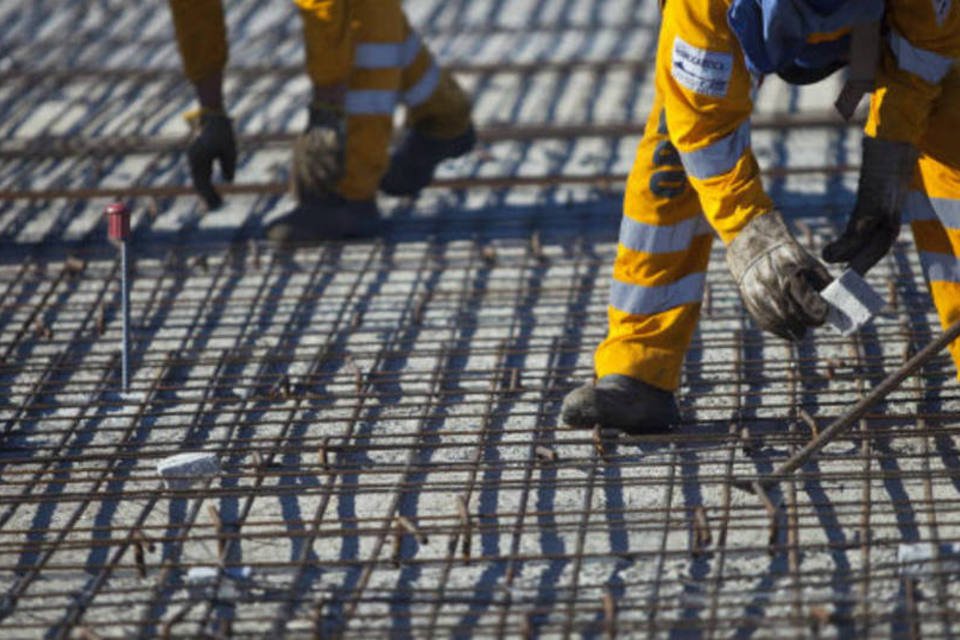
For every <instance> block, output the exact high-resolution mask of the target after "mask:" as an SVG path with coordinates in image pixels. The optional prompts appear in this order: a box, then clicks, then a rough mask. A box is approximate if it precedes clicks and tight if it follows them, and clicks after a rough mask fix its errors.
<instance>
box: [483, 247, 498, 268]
mask: <svg viewBox="0 0 960 640" xmlns="http://www.w3.org/2000/svg"><path fill="white" fill-rule="evenodd" d="M480 256H481V257H482V258H483V261H484V262H485V263H486V265H487V266H488V267H492V266H493V265H495V264H497V249H496V247H494V246H493V245H492V244H486V245H484V246H483V249H481V250H480Z"/></svg>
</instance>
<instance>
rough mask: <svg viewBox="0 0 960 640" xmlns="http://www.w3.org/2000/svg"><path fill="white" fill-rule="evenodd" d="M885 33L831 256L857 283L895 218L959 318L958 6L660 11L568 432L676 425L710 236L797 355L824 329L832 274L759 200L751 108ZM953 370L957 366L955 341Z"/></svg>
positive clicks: (876, 0) (732, 6) (893, 233)
mask: <svg viewBox="0 0 960 640" xmlns="http://www.w3.org/2000/svg"><path fill="white" fill-rule="evenodd" d="M881 20H882V24H883V25H884V35H883V37H882V38H881V37H880V35H879V28H876V29H875V32H876V33H877V37H876V42H877V47H876V48H879V47H881V46H882V51H881V52H880V53H879V55H880V58H879V64H877V63H873V64H872V65H868V66H869V67H871V68H875V69H876V71H875V73H876V79H875V91H874V93H873V96H872V99H871V103H870V114H869V119H868V123H867V125H866V136H865V138H864V142H863V149H862V168H861V173H860V181H859V186H858V190H857V202H856V206H855V208H854V210H853V213H852V214H851V217H850V219H849V223H848V224H847V227H846V231H845V232H844V233H843V234H842V235H841V236H840V237H839V238H838V239H837V240H835V241H834V242H832V243H830V244H828V245H827V246H826V247H825V249H824V251H823V257H824V259H825V260H827V261H828V262H832V263H846V264H849V266H850V267H852V268H854V269H855V270H857V271H858V272H860V273H861V274H863V273H865V272H866V270H867V269H869V268H870V267H872V266H873V265H874V264H875V263H876V262H877V261H879V260H880V259H881V258H882V257H883V256H884V255H885V254H886V253H887V252H888V251H889V249H890V247H891V245H892V244H893V242H894V240H895V239H896V237H897V234H898V233H899V230H900V223H901V212H903V213H904V214H906V216H909V219H910V222H911V225H912V227H913V232H914V237H915V239H916V243H917V246H918V248H919V250H920V257H921V261H922V264H923V266H924V269H925V275H926V278H927V280H928V281H929V285H930V290H931V294H932V297H933V301H934V303H935V305H936V307H937V310H938V312H939V314H940V318H941V322H942V323H943V325H944V327H946V326H948V325H950V324H952V323H953V322H955V321H956V320H958V319H960V260H958V256H960V137H958V132H960V64H958V61H960V2H951V1H950V0H889V1H888V2H886V3H885V2H884V1H883V0H667V1H666V4H665V6H664V7H663V20H662V25H661V27H660V40H659V45H658V50H657V63H656V78H655V80H656V92H655V97H654V101H653V109H652V112H651V114H650V117H649V120H648V122H647V126H646V129H645V132H644V136H643V139H642V141H641V142H640V144H639V147H638V149H637V156H636V160H635V163H634V166H633V169H632V171H631V173H630V176H629V179H628V181H627V186H626V194H625V198H624V212H623V219H622V224H621V227H620V239H619V240H620V241H619V245H618V248H617V257H616V261H615V262H614V267H613V282H612V285H611V291H610V304H609V308H608V317H609V332H608V334H607V337H606V339H605V340H604V341H603V342H602V344H600V346H599V348H598V349H597V351H596V355H595V368H596V376H597V380H596V382H595V383H593V384H587V385H584V386H582V387H579V388H577V389H574V390H573V391H572V392H570V393H569V394H568V395H567V397H566V398H565V400H564V404H563V408H562V419H563V420H564V422H565V423H567V424H568V425H570V426H573V427H582V428H589V427H593V426H594V425H597V424H599V425H602V426H604V427H610V428H617V429H620V430H622V431H625V432H628V433H634V434H642V433H655V432H662V431H665V430H667V429H668V428H669V427H670V426H671V425H675V424H677V422H678V421H679V416H678V412H677V406H676V402H675V400H674V391H675V390H676V389H677V387H678V385H679V382H680V373H681V366H682V363H683V358H684V354H685V353H686V351H687V349H688V346H689V344H690V340H691V338H692V336H693V333H694V329H695V327H696V324H697V320H698V316H699V314H700V305H701V298H702V295H703V286H704V276H705V272H706V269H707V263H708V260H709V256H710V247H711V243H712V241H713V235H714V233H715V234H717V235H718V236H719V237H720V239H721V241H723V243H724V244H725V245H726V262H727V266H728V267H729V269H730V271H731V273H732V275H733V277H734V279H735V281H736V283H737V285H738V287H739V290H740V294H741V297H742V299H743V302H744V304H745V306H746V308H747V310H748V311H749V312H750V314H751V315H752V316H753V318H754V320H755V321H756V322H757V324H759V325H760V327H761V328H763V329H765V330H767V331H771V332H773V333H775V334H777V335H778V336H781V337H783V338H786V339H789V340H799V339H800V338H802V337H803V335H804V334H805V332H806V330H807V328H808V327H816V326H818V325H820V324H822V323H823V321H824V319H825V316H826V313H827V305H826V304H825V302H824V300H823V299H822V298H821V297H820V296H819V294H818V291H819V290H820V289H821V288H822V287H823V286H824V285H825V284H827V282H828V280H829V275H828V273H827V271H826V270H825V269H824V268H823V266H822V265H821V264H820V263H819V262H818V261H817V260H816V259H815V258H814V257H813V256H811V255H809V254H808V253H807V252H806V251H805V250H804V249H803V248H802V247H801V246H800V245H799V244H798V243H797V242H796V240H795V239H794V237H793V236H792V234H791V233H790V231H789V230H788V229H787V226H786V225H785V224H784V221H783V218H782V217H781V215H780V213H778V212H777V211H776V209H775V207H774V204H773V202H772V201H771V200H770V198H769V197H768V196H767V195H766V193H764V190H763V187H762V185H761V180H760V172H759V170H758V167H757V163H756V160H755V159H754V156H753V154H752V152H751V150H750V124H749V117H750V113H751V111H752V109H753V100H752V97H753V92H754V90H755V89H756V88H757V86H758V84H759V83H760V82H761V81H762V78H763V76H764V75H765V74H770V73H777V74H778V75H780V76H781V77H783V78H784V79H785V80H787V81H788V82H792V83H800V84H802V83H807V82H812V81H816V80H818V79H821V78H823V77H825V76H826V75H828V74H829V73H831V72H832V71H834V70H836V69H837V68H838V67H840V66H842V65H843V64H845V63H846V59H847V54H848V53H849V46H850V45H849V43H850V40H851V37H850V34H851V30H852V29H854V28H856V29H862V28H865V27H866V25H869V24H870V23H871V22H873V24H875V25H879V24H881V22H877V21H881ZM876 48H875V49H874V51H876ZM918 157H919V160H918ZM911 180H912V189H911V186H910V185H911ZM952 355H953V358H954V360H955V361H956V362H957V364H958V366H960V343H956V342H955V343H954V344H953V345H952Z"/></svg>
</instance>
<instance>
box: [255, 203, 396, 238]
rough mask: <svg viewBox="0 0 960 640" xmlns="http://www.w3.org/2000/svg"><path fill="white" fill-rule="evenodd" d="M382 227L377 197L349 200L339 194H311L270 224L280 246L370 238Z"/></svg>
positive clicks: (268, 232) (270, 234) (270, 232)
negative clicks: (321, 196)
mask: <svg viewBox="0 0 960 640" xmlns="http://www.w3.org/2000/svg"><path fill="white" fill-rule="evenodd" d="M379 231H380V211H379V210H378V209H377V203H376V201H375V200H373V199H370V200H346V199H345V198H342V197H340V196H338V195H336V194H327V195H326V196H324V197H323V198H311V199H308V200H305V201H303V202H301V203H299V204H298V205H297V206H296V207H294V208H293V210H292V211H290V212H289V213H287V214H285V215H283V216H281V217H279V218H277V219H276V220H274V221H273V222H271V223H270V224H269V225H267V229H266V236H267V240H269V241H270V243H271V244H273V245H274V246H276V247H289V246H294V245H299V246H305V245H315V244H319V243H321V242H325V241H327V240H345V239H348V238H367V237H370V236H374V235H376V234H377V233H379Z"/></svg>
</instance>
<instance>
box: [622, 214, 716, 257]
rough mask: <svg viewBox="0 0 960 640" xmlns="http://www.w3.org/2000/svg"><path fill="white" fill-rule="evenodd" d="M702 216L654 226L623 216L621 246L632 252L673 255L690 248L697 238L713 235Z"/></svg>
mask: <svg viewBox="0 0 960 640" xmlns="http://www.w3.org/2000/svg"><path fill="white" fill-rule="evenodd" d="M712 231H713V230H712V228H711V227H710V224H709V223H708V222H707V221H706V219H705V218H704V217H703V215H702V214H697V215H696V216H694V217H693V218H687V219H686V220H681V221H680V222H678V223H676V224H669V225H654V224H646V223H644V222H637V221H636V220H633V219H632V218H628V217H627V216H623V219H622V220H621V222H620V244H622V245H623V246H624V247H626V248H627V249H630V250H631V251H641V252H643V253H673V252H675V251H684V250H686V249H688V248H689V247H690V243H691V242H692V241H693V238H694V237H695V236H701V235H708V234H710V233H712Z"/></svg>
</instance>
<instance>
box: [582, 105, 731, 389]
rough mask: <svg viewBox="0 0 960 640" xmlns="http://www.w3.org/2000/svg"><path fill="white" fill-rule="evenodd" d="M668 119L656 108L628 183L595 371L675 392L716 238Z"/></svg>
mask: <svg viewBox="0 0 960 640" xmlns="http://www.w3.org/2000/svg"><path fill="white" fill-rule="evenodd" d="M661 114H662V111H661V110H660V108H659V104H655V105H654V112H653V113H652V114H651V116H650V120H649V121H648V122H647V127H646V131H645V132H644V137H643V140H642V141H641V142H640V146H639V147H638V149H637V157H636V159H635V161H634V165H633V169H632V170H631V172H630V177H629V179H628V180H627V190H626V195H625V198H624V212H623V220H622V222H621V226H620V242H619V244H618V246H617V258H616V260H615V262H614V265H613V281H612V282H611V285H610V306H609V308H608V317H609V321H610V330H609V333H608V334H607V339H606V340H604V341H603V343H601V344H600V347H599V348H598V349H597V353H596V371H597V377H598V378H602V377H603V376H606V375H609V374H614V373H615V374H621V375H625V376H629V377H631V378H637V379H639V380H643V381H644V382H646V383H647V384H650V385H653V386H655V387H658V388H660V389H665V390H667V391H673V390H675V389H676V388H677V386H678V385H679V382H680V370H681V366H682V364H683V357H684V354H686V352H687V347H688V346H689V345H690V340H691V338H692V337H693V332H694V329H695V328H696V324H697V319H698V318H699V315H700V301H701V298H702V296H703V285H704V278H705V276H706V270H707V263H708V261H709V259H710V246H711V244H712V242H713V232H712V231H711V229H710V226H709V225H708V224H707V222H706V220H704V218H703V216H702V215H701V213H700V204H699V201H698V199H697V196H696V193H695V192H694V190H693V189H692V188H691V187H690V185H689V184H688V183H687V180H686V176H685V174H684V172H683V168H682V167H681V165H680V159H679V156H678V155H677V152H676V150H675V149H674V148H673V145H671V144H670V141H669V139H668V137H667V133H666V126H665V124H664V119H663V118H662V117H661Z"/></svg>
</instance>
